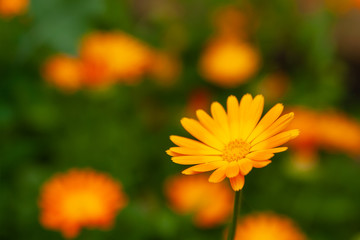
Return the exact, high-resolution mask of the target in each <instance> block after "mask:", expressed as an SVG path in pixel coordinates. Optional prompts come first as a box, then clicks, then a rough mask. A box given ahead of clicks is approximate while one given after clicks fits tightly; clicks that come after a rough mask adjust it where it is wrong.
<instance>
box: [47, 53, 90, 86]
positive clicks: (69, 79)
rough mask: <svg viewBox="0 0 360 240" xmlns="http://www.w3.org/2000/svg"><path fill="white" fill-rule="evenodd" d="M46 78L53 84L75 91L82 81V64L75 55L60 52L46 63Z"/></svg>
mask: <svg viewBox="0 0 360 240" xmlns="http://www.w3.org/2000/svg"><path fill="white" fill-rule="evenodd" d="M43 75H44V78H45V79H46V80H47V81H49V82H50V83H51V84H53V85H55V86H57V87H59V88H61V89H64V90H68V91H74V90H76V89H78V88H79V87H80V86H81V83H82V78H83V74H82V64H81V62H80V61H79V60H78V59H76V58H73V57H70V56H67V55H63V54H58V55H55V56H53V57H51V58H50V59H48V60H47V61H46V62H45V64H44V70H43Z"/></svg>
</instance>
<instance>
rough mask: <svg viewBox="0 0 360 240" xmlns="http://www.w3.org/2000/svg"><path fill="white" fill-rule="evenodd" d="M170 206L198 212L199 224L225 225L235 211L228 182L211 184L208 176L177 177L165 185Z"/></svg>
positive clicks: (196, 217)
mask: <svg viewBox="0 0 360 240" xmlns="http://www.w3.org/2000/svg"><path fill="white" fill-rule="evenodd" d="M165 194H166V196H167V198H168V201H169V205H170V207H171V208H172V209H173V210H174V211H175V212H177V213H179V214H194V218H193V221H194V223H195V225H196V226H198V227H203V228H211V227H214V226H216V225H219V224H223V223H224V222H226V221H227V220H228V218H229V216H230V215H231V213H232V202H233V201H234V199H233V192H232V191H231V189H230V188H229V187H228V186H227V185H225V184H209V182H208V180H207V177H206V176H202V175H198V176H174V177H171V178H169V179H168V180H167V181H166V184H165Z"/></svg>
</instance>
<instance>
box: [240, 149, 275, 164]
mask: <svg viewBox="0 0 360 240" xmlns="http://www.w3.org/2000/svg"><path fill="white" fill-rule="evenodd" d="M273 156H274V154H273V153H271V152H270V151H267V150H264V151H256V152H252V153H249V154H248V155H246V157H247V158H249V159H251V160H255V161H264V160H268V159H270V158H272V157H273Z"/></svg>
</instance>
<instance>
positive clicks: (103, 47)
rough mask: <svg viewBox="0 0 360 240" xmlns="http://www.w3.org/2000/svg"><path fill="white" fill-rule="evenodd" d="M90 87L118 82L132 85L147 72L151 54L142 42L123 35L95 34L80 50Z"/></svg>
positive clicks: (119, 33) (118, 33)
mask: <svg viewBox="0 0 360 240" xmlns="http://www.w3.org/2000/svg"><path fill="white" fill-rule="evenodd" d="M80 58H81V60H82V61H83V62H84V65H85V69H86V73H87V76H86V78H85V80H86V81H87V82H88V84H89V85H104V84H108V83H112V82H114V81H116V80H119V81H122V82H127V83H133V82H136V81H138V80H139V78H140V77H141V76H143V74H144V73H145V71H146V70H147V69H148V67H149V64H150V61H151V51H150V49H149V48H148V47H147V46H146V45H145V44H144V43H142V42H140V41H139V40H137V39H136V38H134V37H132V36H130V35H128V34H126V33H123V32H107V33H106V32H94V33H92V34H89V35H88V36H86V37H85V38H84V40H83V41H82V44H81V47H80Z"/></svg>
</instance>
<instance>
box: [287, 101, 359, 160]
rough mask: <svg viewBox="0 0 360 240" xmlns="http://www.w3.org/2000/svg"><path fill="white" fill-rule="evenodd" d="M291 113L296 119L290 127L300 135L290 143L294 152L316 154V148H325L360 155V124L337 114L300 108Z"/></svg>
mask: <svg viewBox="0 0 360 240" xmlns="http://www.w3.org/2000/svg"><path fill="white" fill-rule="evenodd" d="M293 111H294V112H295V113H296V115H297V117H296V120H295V121H294V122H292V123H291V126H293V127H297V128H299V129H300V130H301V133H302V134H301V136H300V137H299V138H298V139H296V140H295V141H293V142H292V145H293V146H294V149H295V150H297V151H302V152H304V151H306V152H310V151H311V152H313V153H316V151H317V150H318V148H325V149H328V150H330V151H334V150H335V151H343V152H346V153H348V154H349V155H360V124H359V123H358V122H357V121H356V120H354V119H351V118H349V117H348V116H346V115H345V114H344V113H338V112H316V111H313V110H309V109H305V108H300V107H297V108H294V109H293ZM343 136H346V137H345V138H344V137H343Z"/></svg>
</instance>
